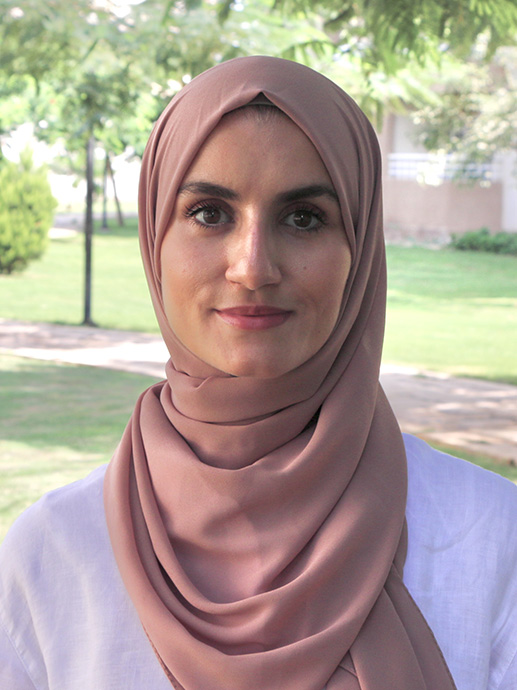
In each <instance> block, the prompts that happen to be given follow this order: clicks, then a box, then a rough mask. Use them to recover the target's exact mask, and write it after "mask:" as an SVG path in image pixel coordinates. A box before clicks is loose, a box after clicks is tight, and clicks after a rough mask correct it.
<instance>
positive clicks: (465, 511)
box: [404, 435, 517, 690]
mask: <svg viewBox="0 0 517 690" xmlns="http://www.w3.org/2000/svg"><path fill="white" fill-rule="evenodd" d="M404 441H405V444H406V453H407V460H408V479H409V483H408V500H407V510H406V515H407V524H408V535H409V541H408V543H409V546H408V554H407V559H406V565H405V568H404V581H405V583H406V585H407V587H408V589H409V591H410V592H411V594H412V595H413V597H414V598H415V600H416V602H417V604H418V605H419V607H420V609H421V611H422V612H423V613H424V615H425V617H426V619H427V621H428V623H429V624H430V626H431V628H432V630H433V632H434V634H435V636H436V638H437V640H438V642H439V644H440V647H441V648H442V651H443V652H444V655H445V658H446V659H447V661H448V663H449V667H450V668H451V671H452V672H453V676H454V678H455V680H456V684H457V686H458V688H459V689H460V688H461V690H463V688H465V689H467V688H468V689H469V690H477V689H478V688H479V689H480V690H481V689H483V690H486V688H490V689H492V688H493V689H495V688H498V689H502V688H503V687H504V688H507V687H508V688H509V687H514V685H512V683H513V681H515V680H516V674H517V668H516V665H515V659H516V658H517V657H516V651H517V615H516V614H517V610H516V606H517V575H516V573H517V487H516V486H515V485H514V484H513V483H512V482H510V481H508V480H507V479H504V478H503V477H500V476H499V475H496V474H494V473H493V472H489V471H487V470H484V469H482V468H480V467H477V466H475V465H473V464H471V463H469V462H466V461H464V460H461V459H459V458H455V457H452V456H450V455H447V454H445V453H441V452H439V451H436V450H434V449H433V448H431V447H430V446H428V445H427V444H426V443H424V442H423V441H421V440H420V439H417V438H415V437H413V436H408V435H405V438H404ZM459 631H460V633H461V634H458V632H459ZM509 678H510V681H509V682H510V684H508V679H509ZM503 679H504V680H503ZM512 679H513V680H512Z"/></svg>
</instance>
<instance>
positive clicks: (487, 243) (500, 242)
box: [451, 228, 517, 256]
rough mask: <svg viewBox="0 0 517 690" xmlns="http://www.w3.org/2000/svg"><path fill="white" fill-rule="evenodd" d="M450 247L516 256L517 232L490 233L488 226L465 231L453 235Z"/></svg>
mask: <svg viewBox="0 0 517 690" xmlns="http://www.w3.org/2000/svg"><path fill="white" fill-rule="evenodd" d="M451 247H454V249H462V250H469V251H474V252H492V253H494V254H513V255H514V256H517V233H511V232H498V233H495V234H494V235H491V234H490V231H489V230H488V228H481V229H480V230H472V231H470V232H466V233H465V234H463V235H453V236H452V240H451Z"/></svg>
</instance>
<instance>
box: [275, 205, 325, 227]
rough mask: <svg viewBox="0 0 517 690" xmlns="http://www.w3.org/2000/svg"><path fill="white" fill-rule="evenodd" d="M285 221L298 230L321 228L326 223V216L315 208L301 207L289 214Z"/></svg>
mask: <svg viewBox="0 0 517 690" xmlns="http://www.w3.org/2000/svg"><path fill="white" fill-rule="evenodd" d="M283 222H284V223H285V224H286V225H289V226H290V227H292V228H295V229H296V230H319V228H320V227H321V226H322V225H324V224H325V217H324V215H323V213H321V212H318V211H316V210H314V209H308V208H299V209H297V210H296V211H293V212H292V213H289V214H287V215H286V216H285V217H284V221H283Z"/></svg>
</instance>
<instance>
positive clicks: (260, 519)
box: [0, 57, 517, 690]
mask: <svg viewBox="0 0 517 690" xmlns="http://www.w3.org/2000/svg"><path fill="white" fill-rule="evenodd" d="M380 184H381V173H380V160H379V152H378V147H377V143H376V138H375V135H374V133H373V131H372V129H371V127H370V126H369V124H368V122H367V120H366V118H365V117H364V116H363V114H362V113H361V112H360V110H359V109H358V108H357V106H356V105H355V104H354V103H353V102H352V101H351V100H350V99H349V98H348V97H347V96H346V95H345V94H344V93H343V92H342V91H341V90H340V89H339V88H338V87H337V86H335V85H334V84H332V83H331V82H329V81H328V80H327V79H325V78H324V77H322V76H321V75H318V74H316V73H315V72H313V71H312V70H309V69H307V68H305V67H302V66H300V65H297V64H295V63H292V62H286V61H282V60H277V59H273V58H266V57H255V58H241V59H237V60H233V61H230V62H228V63H224V64H222V65H219V66H218V67H216V68H214V69H212V70H209V71H208V72H206V73H204V74H203V75H201V76H199V77H197V78H196V79H195V80H193V81H192V82H191V84H189V86H187V87H185V89H183V90H182V91H181V92H180V93H179V94H178V95H177V96H176V97H175V98H174V99H173V101H172V102H171V104H170V105H169V107H168V108H167V109H166V110H165V112H164V113H163V115H162V117H161V118H160V120H159V121H158V123H157V124H156V127H155V129H154V131H153V134H152V135H151V139H150V141H149V144H148V147H147V149H146V153H145V156H144V160H143V167H142V177H141V188H140V189H141V191H140V200H139V201H140V230H141V246H142V252H143V257H144V265H145V270H146V274H147V277H148V281H149V285H150V289H151V295H152V299H153V303H154V307H155V310H156V314H157V317H158V321H159V324H160V328H161V331H162V334H163V337H164V339H165V342H166V343H167V346H168V348H169V351H170V354H171V359H170V361H169V363H168V365H167V381H165V382H162V383H160V384H157V385H156V386H154V387H152V388H151V389H150V390H148V391H146V392H145V393H144V394H143V395H142V396H141V398H140V399H139V401H138V403H137V406H136V408H135V411H134V413H133V416H132V418H131V420H130V423H129V425H128V427H127V429H126V432H125V434H124V436H123V438H122V441H121V444H120V446H119V448H118V449H117V451H116V453H115V456H114V458H113V460H112V462H111V463H110V465H109V467H108V470H107V472H106V474H105V473H104V469H103V468H101V469H100V470H98V471H97V472H95V473H94V474H93V475H91V476H90V477H89V478H88V479H86V480H84V481H82V482H79V483H77V484H75V485H72V486H71V487H67V488H65V489H63V490H59V491H57V492H54V493H52V494H50V495H49V496H47V497H46V498H45V499H43V500H42V501H41V502H39V503H38V504H37V505H36V506H35V507H33V508H32V509H31V510H29V511H28V512H27V513H26V514H25V515H24V516H23V517H22V518H21V519H20V520H19V521H18V523H17V525H16V526H15V528H13V530H12V532H11V535H10V537H9V538H8V539H7V540H6V544H5V546H4V558H3V564H2V579H3V584H2V587H3V593H2V596H3V604H2V606H3V610H2V613H1V618H2V619H3V620H2V622H3V626H4V638H3V639H4V641H3V642H0V664H1V665H0V668H3V669H5V670H4V671H0V678H1V677H2V676H1V674H2V673H3V674H4V677H5V679H6V680H5V683H4V684H6V687H9V688H12V689H13V690H18V689H20V688H33V687H36V688H38V689H39V688H50V689H52V690H53V689H55V688H67V690H71V689H72V690H74V689H75V688H99V689H104V688H124V689H125V690H131V689H135V690H136V689H138V690H145V689H147V688H149V689H151V688H152V689H153V690H155V689H158V690H159V689H160V688H164V689H165V688H167V687H169V688H170V687H171V686H172V687H174V688H178V689H182V688H184V689H185V690H241V689H242V690H244V689H246V690H259V689H260V690H266V689H267V690H280V689H282V690H295V689H296V690H300V689H307V690H321V689H322V688H327V689H328V690H352V689H353V690H357V689H359V688H360V689H361V690H365V689H368V690H380V689H382V690H424V689H425V690H451V689H452V688H454V687H457V688H458V690H478V689H479V690H487V689H488V688H490V690H495V689H496V688H497V689H498V690H509V689H510V688H515V687H517V660H516V651H517V623H516V617H515V615H512V614H514V613H515V601H516V596H517V582H516V577H515V575H514V572H515V565H516V563H517V558H516V555H517V554H516V551H517V547H516V544H517V540H516V539H515V530H516V528H515V524H516V521H515V516H516V505H517V502H516V497H515V496H516V494H515V487H514V486H513V485H512V484H510V483H509V482H506V481H505V480H503V479H501V478H499V477H496V476H494V475H491V474H490V473H487V472H484V471H483V470H480V469H478V468H475V467H473V466H470V465H468V464H466V463H463V462H462V461H459V460H457V459H454V458H449V457H447V456H443V455H442V454H439V453H436V452H435V451H433V450H431V449H430V448H429V447H428V446H426V445H425V444H423V443H422V442H421V441H418V440H417V439H413V438H411V437H407V438H406V439H405V447H404V441H403V439H402V436H401V434H400V431H399V429H398V426H397V423H396V420H395V419H394V417H393V414H392V411H391V409H390V407H389V404H388V402H387V400H386V398H385V396H384V394H383V392H382V390H381V388H380V386H379V383H378V374H379V365H380V357H381V347H382V337H383V326H384V310H385V291H386V276H385V259H384V247H383V237H382V215H381V214H382V208H381V188H380ZM408 474H409V485H408ZM405 516H407V521H406V518H405ZM408 534H409V537H408ZM108 535H109V536H108Z"/></svg>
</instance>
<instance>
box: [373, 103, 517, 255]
mask: <svg viewBox="0 0 517 690" xmlns="http://www.w3.org/2000/svg"><path fill="white" fill-rule="evenodd" d="M379 142H380V145H381V151H382V155H383V178H384V218H385V230H386V237H387V239H388V241H402V240H409V239H410V240H414V241H424V242H436V243H447V242H448V241H449V239H450V237H451V235H452V234H453V233H455V234H461V233H464V232H466V231H468V230H479V229H480V228H482V227H487V228H488V229H489V230H490V231H491V232H499V231H501V230H509V231H517V214H516V213H514V211H515V210H516V209H517V182H516V180H515V178H514V177H512V176H511V175H510V176H509V174H508V171H507V168H508V166H507V165H505V164H504V160H503V165H501V164H500V162H499V163H497V162H496V165H495V166H494V167H493V169H491V170H488V173H487V178H486V179H485V180H484V181H483V182H469V183H468V184H465V183H461V182H460V183H458V182H457V181H456V180H455V181H453V180H451V179H450V177H451V175H450V174H449V173H448V172H447V170H446V168H445V165H444V159H442V160H440V159H438V158H433V156H428V154H426V153H425V152H424V149H423V148H422V147H421V146H419V145H418V144H416V143H415V142H414V139H412V135H411V122H410V120H409V119H408V118H404V117H399V116H394V115H390V116H388V117H387V118H386V120H385V123H384V126H383V129H382V131H381V132H380V133H379ZM406 159H407V160H406ZM417 159H418V163H416V162H415V161H416V160H417ZM406 162H407V167H406V168H405V165H406ZM513 167H515V166H513Z"/></svg>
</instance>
